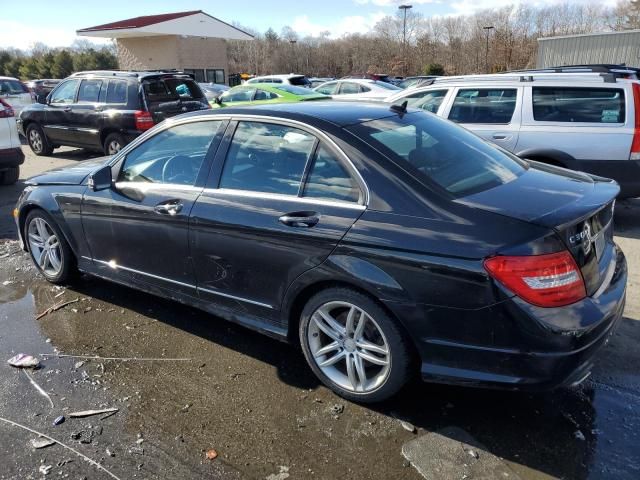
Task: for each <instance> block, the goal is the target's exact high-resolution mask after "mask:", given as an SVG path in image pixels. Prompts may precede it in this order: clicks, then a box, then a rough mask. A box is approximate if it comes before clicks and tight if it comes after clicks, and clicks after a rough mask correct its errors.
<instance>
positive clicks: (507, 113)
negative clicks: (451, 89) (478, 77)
mask: <svg viewBox="0 0 640 480" xmlns="http://www.w3.org/2000/svg"><path fill="white" fill-rule="evenodd" d="M516 96H517V90H516V89H515V88H499V89H488V88H487V89H484V88H480V89H460V90H458V93H457V94H456V99H455V100H454V102H453V107H451V113H449V120H452V121H454V122H456V123H484V124H493V123H497V124H507V123H510V122H511V118H512V117H513V112H515V110H516Z"/></svg>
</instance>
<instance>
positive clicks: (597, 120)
mask: <svg viewBox="0 0 640 480" xmlns="http://www.w3.org/2000/svg"><path fill="white" fill-rule="evenodd" d="M387 101H388V102H391V103H397V104H399V103H402V102H404V101H407V103H408V105H409V106H413V107H417V108H422V109H424V110H427V111H430V112H432V113H437V114H438V115H440V116H442V117H445V118H448V119H449V120H452V121H454V122H457V123H459V124H460V125H463V126H464V127H466V128H468V129H470V130H471V131H473V132H475V133H477V134H478V135H480V136H481V137H483V138H485V139H487V140H489V141H492V142H494V143H496V144H498V145H500V146H501V147H502V148H504V149H506V150H508V151H510V152H513V153H515V154H516V155H518V156H520V157H522V158H529V159H532V160H536V161H539V162H543V163H548V164H551V165H556V166H561V167H565V168H570V169H572V170H581V171H585V172H588V173H593V174H596V175H601V176H603V177H608V178H613V179H615V180H616V181H617V182H618V183H619V184H620V186H621V194H620V196H621V198H626V197H637V196H640V82H638V81H637V80H630V79H623V78H616V76H615V75H612V74H606V73H604V74H603V73H534V72H529V73H526V74H524V73H517V74H497V75H473V76H462V77H440V78H437V79H435V80H434V81H433V83H432V84H431V85H429V86H427V87H422V88H414V89H409V90H404V91H402V92H399V93H398V94H396V95H392V96H390V97H389V98H388V99H387Z"/></svg>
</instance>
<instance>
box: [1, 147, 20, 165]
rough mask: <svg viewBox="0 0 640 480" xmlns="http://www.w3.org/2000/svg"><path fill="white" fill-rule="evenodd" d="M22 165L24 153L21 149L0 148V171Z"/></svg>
mask: <svg viewBox="0 0 640 480" xmlns="http://www.w3.org/2000/svg"><path fill="white" fill-rule="evenodd" d="M23 163H24V153H23V152H22V148H20V147H13V148H1V149H0V170H2V169H5V168H12V167H17V166H19V165H22V164H23Z"/></svg>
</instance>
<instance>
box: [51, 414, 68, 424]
mask: <svg viewBox="0 0 640 480" xmlns="http://www.w3.org/2000/svg"><path fill="white" fill-rule="evenodd" d="M64 421H65V418H64V415H60V416H59V417H57V418H56V419H55V420H54V421H53V425H54V426H55V425H60V424H61V423H64Z"/></svg>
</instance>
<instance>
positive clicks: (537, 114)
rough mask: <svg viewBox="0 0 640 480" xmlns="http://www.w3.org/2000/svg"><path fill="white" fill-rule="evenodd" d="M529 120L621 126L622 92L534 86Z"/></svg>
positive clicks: (622, 112)
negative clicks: (531, 114)
mask: <svg viewBox="0 0 640 480" xmlns="http://www.w3.org/2000/svg"><path fill="white" fill-rule="evenodd" d="M533 119H534V120H536V121H539V122H567V123H574V122H581V123H624V121H625V102H624V90H622V89H618V88H578V87H562V88H558V87H534V88H533Z"/></svg>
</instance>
